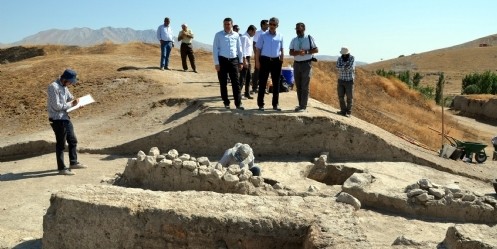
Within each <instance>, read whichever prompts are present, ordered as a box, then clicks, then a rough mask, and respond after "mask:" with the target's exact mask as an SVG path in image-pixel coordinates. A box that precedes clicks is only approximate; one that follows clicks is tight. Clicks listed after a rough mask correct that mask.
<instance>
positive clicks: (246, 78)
mask: <svg viewBox="0 0 497 249" xmlns="http://www.w3.org/2000/svg"><path fill="white" fill-rule="evenodd" d="M256 30H257V28H256V27H255V26H254V25H250V26H249V27H248V28H247V32H246V33H245V34H244V35H242V37H240V41H241V42H242V54H243V68H242V71H241V72H240V91H241V90H242V89H243V86H244V85H245V97H246V98H247V99H253V97H252V96H250V89H249V88H250V71H251V69H252V66H251V64H250V57H251V56H252V53H253V52H254V48H253V43H254V41H253V37H254V35H255V32H256ZM244 82H245V84H244Z"/></svg>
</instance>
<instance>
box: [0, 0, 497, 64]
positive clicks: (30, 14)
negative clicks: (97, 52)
mask: <svg viewBox="0 0 497 249" xmlns="http://www.w3.org/2000/svg"><path fill="white" fill-rule="evenodd" d="M230 2H231V3H232V4H231V5H230V4H227V3H230ZM0 6H1V9H0V11H1V14H0V23H1V25H0V43H12V42H16V41H19V40H21V39H23V38H24V37H27V36H30V35H33V34H36V33H38V32H40V31H44V30H47V29H52V28H56V29H71V28H76V27H78V28H81V27H88V28H92V29H99V28H102V27H108V26H111V27H115V28H126V27H129V28H132V29H135V30H146V29H154V30H155V29H156V28H157V26H158V25H160V24H161V23H162V22H163V19H164V17H166V16H168V17H170V18H171V25H172V27H173V30H174V32H175V35H176V33H177V32H178V31H179V29H180V25H181V23H188V25H189V26H190V28H191V29H192V31H193V32H194V33H195V35H196V40H197V41H200V42H203V43H208V44H212V40H213V38H214V34H215V32H217V31H219V30H221V29H222V20H223V19H224V18H225V17H231V18H232V19H233V20H234V23H235V24H239V25H240V27H241V30H242V31H245V30H246V28H247V27H248V25H250V24H254V25H256V27H258V28H259V22H260V20H261V19H268V18H270V17H272V16H275V17H278V18H279V19H280V26H279V29H278V30H279V31H280V32H282V34H283V36H284V40H285V43H286V44H285V45H284V46H285V50H286V52H285V53H286V54H288V46H289V44H290V41H291V39H292V38H293V37H294V36H295V30H294V28H295V24H296V23H297V22H300V21H301V22H304V23H305V24H306V26H307V30H306V33H307V34H311V35H312V36H313V37H315V39H316V42H317V45H318V47H319V51H320V53H319V54H321V55H338V51H339V50H340V47H342V46H348V47H349V48H350V50H351V53H352V54H353V55H354V56H356V60H358V61H363V62H369V63H371V62H375V61H379V60H381V59H391V58H396V57H398V56H399V55H410V54H413V53H422V52H427V51H431V50H435V49H439V48H444V47H449V46H453V45H457V44H461V43H464V42H468V41H471V40H474V39H477V38H481V37H484V36H488V35H492V34H496V33H497V28H496V24H497V15H496V14H495V10H497V1H494V0H471V1H470V0H465V1H462V0H412V1H407V0H404V1H402V0H348V1H344V0H342V1H336V0H313V1H295V0H286V1H283V0H271V1H267V0H249V1H219V0H210V1H206V0H190V1H182V0H177V1H165V0H161V1H158V0H144V1H138V0H136V1H131V0H72V1H62V0H44V1H39V0H0Z"/></svg>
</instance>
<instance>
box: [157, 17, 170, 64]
mask: <svg viewBox="0 0 497 249" xmlns="http://www.w3.org/2000/svg"><path fill="white" fill-rule="evenodd" d="M170 22H171V21H170V20H169V17H166V18H164V24H161V25H159V27H158V28H157V40H159V41H160V70H164V69H166V70H171V69H169V55H170V54H171V50H172V49H173V47H174V40H173V30H172V29H171V27H170V26H169V23H170Z"/></svg>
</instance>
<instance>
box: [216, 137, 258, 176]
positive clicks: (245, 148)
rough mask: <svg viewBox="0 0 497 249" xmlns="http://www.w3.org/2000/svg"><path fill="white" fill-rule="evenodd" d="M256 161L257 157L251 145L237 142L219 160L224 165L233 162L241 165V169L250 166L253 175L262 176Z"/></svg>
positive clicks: (227, 165) (226, 165)
mask: <svg viewBox="0 0 497 249" xmlns="http://www.w3.org/2000/svg"><path fill="white" fill-rule="evenodd" d="M254 161H255V157H254V153H253V152H252V148H250V145H248V144H241V143H236V144H235V146H233V148H229V149H227V150H226V151H225V152H224V155H223V157H222V158H221V160H219V163H220V164H221V165H222V166H223V167H229V166H230V165H233V164H237V165H239V166H240V169H242V168H244V167H248V169H249V170H250V172H252V175H253V176H260V175H261V169H260V168H259V166H257V165H256V164H255V163H254Z"/></svg>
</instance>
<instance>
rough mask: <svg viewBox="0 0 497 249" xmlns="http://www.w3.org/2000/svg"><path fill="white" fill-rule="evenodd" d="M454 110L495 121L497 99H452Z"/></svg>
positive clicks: (496, 117) (459, 97) (464, 97)
mask: <svg viewBox="0 0 497 249" xmlns="http://www.w3.org/2000/svg"><path fill="white" fill-rule="evenodd" d="M453 103H454V109H456V110H458V111H461V112H463V113H467V114H469V115H473V116H480V117H481V116H485V117H487V118H491V119H496V120H497V99H495V98H494V99H490V100H480V99H468V98H467V97H466V96H456V97H455V98H454V101H453Z"/></svg>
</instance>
